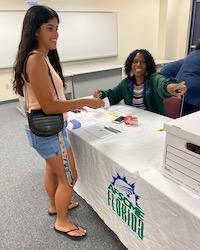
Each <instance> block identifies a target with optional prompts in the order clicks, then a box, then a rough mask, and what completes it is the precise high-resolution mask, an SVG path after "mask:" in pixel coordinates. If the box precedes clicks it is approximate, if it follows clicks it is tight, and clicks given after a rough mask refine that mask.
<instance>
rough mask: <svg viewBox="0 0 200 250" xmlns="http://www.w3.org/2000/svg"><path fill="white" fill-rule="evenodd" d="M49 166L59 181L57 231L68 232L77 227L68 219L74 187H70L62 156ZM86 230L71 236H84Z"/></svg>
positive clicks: (57, 190) (56, 193)
mask: <svg viewBox="0 0 200 250" xmlns="http://www.w3.org/2000/svg"><path fill="white" fill-rule="evenodd" d="M47 164H48V165H49V167H50V168H51V170H52V173H53V174H54V175H55V176H56V179H57V183H58V185H57V188H56V192H55V205H56V211H57V218H56V222H55V228H56V229H57V230H60V231H63V232H67V231H69V230H71V229H75V228H76V227H75V226H74V225H73V224H72V223H71V222H70V220H69V218H68V212H67V208H68V206H69V203H70V200H71V197H72V190H73V189H72V187H71V186H70V185H69V183H68V180H67V177H66V174H65V169H64V166H63V160H62V156H61V154H59V155H57V156H55V157H53V158H51V159H48V160H47ZM85 232H86V231H85V230H84V229H83V228H80V229H79V230H76V231H72V232H70V233H69V234H70V235H73V236H82V235H84V234H85Z"/></svg>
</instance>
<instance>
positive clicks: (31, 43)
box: [13, 5, 64, 96]
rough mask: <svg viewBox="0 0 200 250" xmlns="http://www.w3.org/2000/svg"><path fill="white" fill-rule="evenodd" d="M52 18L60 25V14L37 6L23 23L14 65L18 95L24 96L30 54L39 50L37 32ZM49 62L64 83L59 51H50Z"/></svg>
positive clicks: (15, 86)
mask: <svg viewBox="0 0 200 250" xmlns="http://www.w3.org/2000/svg"><path fill="white" fill-rule="evenodd" d="M52 18H56V19H57V20H58V23H59V18H58V14H57V13H56V12H55V11H54V10H53V9H51V8H49V7H47V6H42V5H35V6H32V7H31V8H29V9H28V11H27V12H26V15H25V17H24V21H23V27H22V34H21V41H20V43H19V48H18V52H17V57H16V62H15V65H14V81H13V90H14V91H15V93H16V94H19V95H21V96H23V90H22V87H23V85H24V80H23V77H22V75H23V73H25V72H24V64H25V61H26V60H27V57H28V55H29V53H30V52H31V51H32V50H34V49H36V48H37V38H36V35H35V34H36V31H37V30H38V29H39V28H40V27H41V25H42V24H44V23H47V22H48V21H49V20H51V19H52ZM48 57H49V60H50V62H51V64H52V66H53V67H54V69H55V70H56V72H57V73H58V74H59V76H60V77H61V79H62V81H63V85H64V77H63V74H62V68H61V65H60V62H59V57H58V53H57V50H50V51H49V53H48Z"/></svg>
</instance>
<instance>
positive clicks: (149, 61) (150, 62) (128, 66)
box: [124, 49, 156, 77]
mask: <svg viewBox="0 0 200 250" xmlns="http://www.w3.org/2000/svg"><path fill="white" fill-rule="evenodd" d="M137 53H140V54H142V55H143V56H144V60H145V63H146V70H147V76H146V77H149V76H150V75H151V74H153V73H154V72H156V64H155V61H154V59H153V57H152V55H151V53H149V51H148V50H146V49H136V50H134V51H133V52H132V53H131V54H130V55H129V56H128V58H127V59H126V62H125V68H124V69H125V73H126V75H127V76H128V77H129V76H130V73H131V70H132V64H133V61H134V59H135V56H136V55H137Z"/></svg>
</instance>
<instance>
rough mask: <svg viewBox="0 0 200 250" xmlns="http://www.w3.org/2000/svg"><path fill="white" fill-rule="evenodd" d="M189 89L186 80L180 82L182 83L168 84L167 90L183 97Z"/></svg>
mask: <svg viewBox="0 0 200 250" xmlns="http://www.w3.org/2000/svg"><path fill="white" fill-rule="evenodd" d="M186 90H187V87H186V85H185V82H180V83H170V84H168V85H167V91H168V92H169V93H170V94H171V95H173V96H176V97H179V98H181V96H183V95H184V94H185V92H186Z"/></svg>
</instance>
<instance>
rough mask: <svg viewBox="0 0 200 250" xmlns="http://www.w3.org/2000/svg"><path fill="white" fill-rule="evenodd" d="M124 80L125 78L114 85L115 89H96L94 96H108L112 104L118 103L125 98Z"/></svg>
mask: <svg viewBox="0 0 200 250" xmlns="http://www.w3.org/2000/svg"><path fill="white" fill-rule="evenodd" d="M123 82H124V80H122V81H121V82H120V83H119V84H118V85H117V86H116V87H114V88H113V89H108V90H104V91H103V90H99V89H98V90H96V91H95V92H94V93H93V96H94V97H95V98H101V99H103V98H105V97H108V99H109V102H110V105H115V104H117V103H119V102H120V101H121V100H122V99H123V94H122V93H123Z"/></svg>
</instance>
